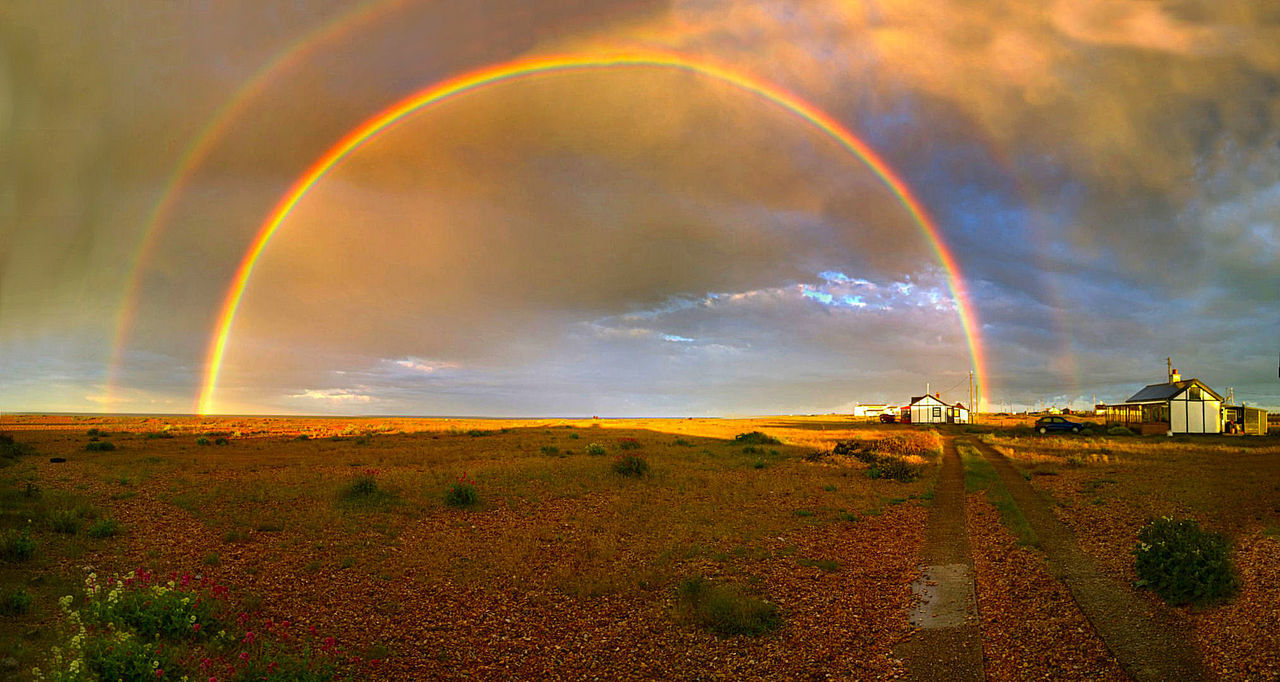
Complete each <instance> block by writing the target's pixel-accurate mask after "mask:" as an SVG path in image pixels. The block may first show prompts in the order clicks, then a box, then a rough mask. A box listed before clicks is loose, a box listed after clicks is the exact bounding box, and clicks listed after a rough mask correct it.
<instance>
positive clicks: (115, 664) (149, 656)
mask: <svg viewBox="0 0 1280 682" xmlns="http://www.w3.org/2000/svg"><path fill="white" fill-rule="evenodd" d="M153 661H154V662H155V665H154V666H152V662H153ZM84 665H85V667H86V668H88V669H89V671H90V672H92V673H94V675H95V676H94V678H93V679H99V680H155V679H163V673H161V674H160V675H156V673H157V672H158V671H170V670H173V669H174V668H176V667H177V664H176V662H175V661H174V660H173V655H172V653H171V648H169V647H165V646H164V645H163V644H157V643H155V642H149V643H148V642H142V641H140V640H139V639H138V638H136V637H124V638H112V637H91V638H89V640H88V641H87V642H86V643H85V645H84ZM76 679H78V678H76Z"/></svg>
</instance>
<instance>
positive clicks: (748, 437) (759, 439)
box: [733, 431, 782, 445]
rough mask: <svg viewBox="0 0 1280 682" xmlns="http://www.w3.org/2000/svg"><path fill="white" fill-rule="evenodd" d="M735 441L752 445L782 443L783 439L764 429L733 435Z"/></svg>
mask: <svg viewBox="0 0 1280 682" xmlns="http://www.w3.org/2000/svg"><path fill="white" fill-rule="evenodd" d="M733 442H735V443H746V444H750V445H782V441H780V440H778V439H777V438H774V437H773V436H770V435H769V434H767V433H764V432H763V431H751V432H749V433H740V434H738V435H736V436H734V437H733Z"/></svg>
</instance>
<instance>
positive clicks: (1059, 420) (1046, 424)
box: [1036, 416, 1084, 433]
mask: <svg viewBox="0 0 1280 682" xmlns="http://www.w3.org/2000/svg"><path fill="white" fill-rule="evenodd" d="M1083 428H1084V424H1081V423H1080V422H1073V421H1071V420H1069V419H1067V418H1065V417H1052V416H1051V417H1041V418H1039V419H1037V420H1036V431H1039V432H1040V433H1048V432H1050V431H1070V432H1071V433H1080V430H1081V429H1083Z"/></svg>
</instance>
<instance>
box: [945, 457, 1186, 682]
mask: <svg viewBox="0 0 1280 682" xmlns="http://www.w3.org/2000/svg"><path fill="white" fill-rule="evenodd" d="M965 444H966V445H968V446H971V447H973V448H974V449H975V450H976V451H977V452H979V453H980V454H981V455H982V458H983V459H984V460H985V461H986V462H988V463H990V465H991V467H992V469H994V471H995V472H996V474H997V475H998V477H999V479H1000V481H1001V482H1003V484H1004V486H1003V487H1004V489H1005V491H1006V492H1007V494H1008V496H1009V498H1010V500H1011V501H1012V505H1013V507H1014V508H1015V509H1016V510H1017V512H1018V516H1020V517H1022V518H1023V519H1024V520H1025V522H1026V524H1027V526H1028V528H1029V529H1030V530H1031V532H1032V533H1034V539H1035V541H1036V544H1037V546H1039V547H1040V549H1042V550H1044V553H1045V555H1046V557H1047V558H1048V560H1049V563H1050V565H1051V566H1052V567H1053V570H1054V572H1055V573H1056V574H1057V576H1058V578H1059V579H1060V580H1061V581H1062V582H1063V583H1064V584H1066V586H1067V589H1069V590H1070V591H1071V596H1072V598H1073V599H1074V600H1075V602H1076V604H1077V605H1078V606H1079V607H1080V610H1081V611H1082V612H1084V614H1085V617H1086V618H1088V619H1089V622H1090V623H1091V624H1093V627H1094V629H1095V630H1097V632H1098V634H1099V635H1100V636H1101V637H1102V640H1103V641H1104V642H1106V644H1107V648H1109V649H1110V650H1111V653H1112V654H1114V655H1115V657H1116V659H1117V660H1118V661H1119V662H1120V665H1121V667H1123V668H1124V670H1125V672H1126V673H1128V674H1129V675H1130V676H1131V677H1133V679H1135V680H1138V681H1139V682H1146V681H1147V680H1151V681H1152V682H1156V681H1164V680H1179V681H1181V682H1189V681H1191V680H1205V679H1209V676H1208V674H1207V672H1206V670H1205V668H1204V666H1203V664H1202V663H1201V662H1200V660H1199V658H1198V657H1197V656H1196V653H1195V649H1194V648H1193V647H1192V645H1191V643H1190V642H1191V639H1190V637H1189V636H1188V633H1187V632H1186V631H1185V628H1184V627H1182V626H1180V625H1179V624H1178V622H1177V621H1176V620H1174V618H1173V617H1172V616H1171V615H1170V614H1169V612H1168V611H1167V610H1165V609H1163V608H1161V607H1159V606H1157V605H1153V604H1151V603H1150V602H1148V601H1145V600H1143V599H1140V598H1139V597H1138V595H1136V594H1134V592H1133V590H1132V589H1130V588H1129V587H1127V586H1126V585H1124V584H1122V583H1120V582H1118V581H1116V580H1114V579H1111V578H1109V577H1107V576H1105V575H1103V574H1102V573H1101V572H1100V571H1099V570H1098V566H1097V563H1096V562H1095V561H1094V560H1093V559H1092V558H1091V557H1089V556H1088V555H1087V554H1085V553H1084V552H1083V551H1082V550H1081V549H1080V545H1079V544H1078V543H1077V542H1076V539H1075V534H1074V533H1072V532H1071V530H1070V529H1069V528H1068V527H1067V526H1066V525H1064V524H1063V523H1062V522H1061V521H1059V520H1058V519H1057V517H1055V516H1054V514H1053V509H1052V508H1051V507H1050V505H1049V504H1048V503H1047V502H1045V500H1044V499H1043V498H1041V497H1040V496H1039V495H1037V494H1036V492H1035V490H1034V489H1033V488H1032V487H1031V484H1029V483H1027V481H1026V479H1024V478H1023V477H1022V475H1021V474H1020V473H1018V471H1017V470H1016V469H1015V468H1014V467H1013V464H1012V463H1010V462H1009V460H1008V458H1006V457H1005V456H1004V455H1002V454H1000V453H999V452H997V451H996V450H994V449H993V448H991V447H990V446H988V445H986V444H984V443H978V442H966V443H965ZM995 506H996V507H997V509H999V508H1000V505H999V504H996V505H995ZM1001 514H1002V516H1003V514H1004V510H1003V509H1002V510H1001ZM1015 532H1016V529H1015ZM1019 534H1020V533H1019Z"/></svg>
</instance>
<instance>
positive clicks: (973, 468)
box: [956, 443, 1040, 547]
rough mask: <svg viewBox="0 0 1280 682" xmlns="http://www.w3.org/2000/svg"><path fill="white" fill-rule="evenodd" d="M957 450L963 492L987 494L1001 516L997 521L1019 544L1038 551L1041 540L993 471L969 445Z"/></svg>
mask: <svg viewBox="0 0 1280 682" xmlns="http://www.w3.org/2000/svg"><path fill="white" fill-rule="evenodd" d="M956 449H957V450H958V451H959V452H960V461H961V462H963V463H964V491H965V492H966V493H976V492H978V491H986V493H987V501H988V502H990V503H991V506H993V507H995V508H996V510H997V511H999V512H1000V521H1002V522H1003V523H1004V525H1005V527H1007V528H1008V529H1009V530H1010V531H1011V532H1012V533H1013V534H1014V535H1015V536H1016V537H1017V538H1018V544H1019V545H1022V546H1030V547H1039V545H1040V539H1039V538H1038V537H1036V532H1035V531H1034V530H1032V529H1031V524H1030V523H1028V522H1027V517H1025V516H1023V515H1022V510H1021V509H1019V508H1018V505H1017V504H1016V503H1015V502H1014V501H1013V496H1011V495H1010V494H1009V489H1008V488H1005V487H1004V482H1003V481H1001V480H1000V475H999V474H998V473H996V469H995V467H993V466H991V463H990V462H988V461H987V460H986V459H985V458H983V456H982V453H980V452H978V450H977V448H975V447H973V446H972V445H969V444H967V443H959V444H957V445H956Z"/></svg>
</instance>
